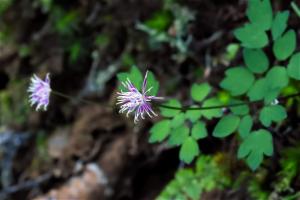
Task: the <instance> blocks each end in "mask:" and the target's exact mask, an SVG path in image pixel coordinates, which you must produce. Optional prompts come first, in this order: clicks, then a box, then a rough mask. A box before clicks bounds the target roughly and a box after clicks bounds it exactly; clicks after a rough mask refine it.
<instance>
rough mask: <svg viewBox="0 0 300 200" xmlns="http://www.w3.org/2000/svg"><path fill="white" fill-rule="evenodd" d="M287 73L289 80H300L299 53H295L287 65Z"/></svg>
mask: <svg viewBox="0 0 300 200" xmlns="http://www.w3.org/2000/svg"><path fill="white" fill-rule="evenodd" d="M287 71H288V75H289V76H290V77H291V78H294V79H296V80H300V53H296V54H295V55H293V56H292V58H291V59H290V61H289V64H288V68H287Z"/></svg>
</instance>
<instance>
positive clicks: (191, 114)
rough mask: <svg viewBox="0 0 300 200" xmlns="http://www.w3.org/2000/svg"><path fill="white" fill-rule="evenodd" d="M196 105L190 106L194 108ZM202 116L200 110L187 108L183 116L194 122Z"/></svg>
mask: <svg viewBox="0 0 300 200" xmlns="http://www.w3.org/2000/svg"><path fill="white" fill-rule="evenodd" d="M195 107H197V106H191V108H195ZM201 116H202V111H201V110H188V111H186V112H185V118H186V119H187V120H190V121H191V122H196V121H197V120H198V119H200V117H201Z"/></svg>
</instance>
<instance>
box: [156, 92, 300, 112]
mask: <svg viewBox="0 0 300 200" xmlns="http://www.w3.org/2000/svg"><path fill="white" fill-rule="evenodd" d="M298 96H300V93H296V94H291V95H287V96H283V97H279V98H277V100H278V101H279V102H280V101H284V100H286V99H290V98H294V97H298ZM260 103H263V100H258V101H249V102H243V103H233V104H226V105H217V106H207V107H200V106H199V107H195V106H193V107H190V106H182V107H176V106H169V105H165V104H159V105H157V106H158V107H161V108H167V109H172V110H182V111H187V110H212V109H220V108H231V107H237V106H243V105H253V104H260Z"/></svg>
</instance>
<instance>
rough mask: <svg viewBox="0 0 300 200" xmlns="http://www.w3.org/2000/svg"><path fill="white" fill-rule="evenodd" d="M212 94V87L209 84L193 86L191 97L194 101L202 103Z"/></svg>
mask: <svg viewBox="0 0 300 200" xmlns="http://www.w3.org/2000/svg"><path fill="white" fill-rule="evenodd" d="M210 92H211V87H210V85H209V84H208V83H203V84H193V85H192V89H191V96H192V99H193V100H194V101H202V100H203V99H204V98H205V97H207V95H208V94H209V93H210Z"/></svg>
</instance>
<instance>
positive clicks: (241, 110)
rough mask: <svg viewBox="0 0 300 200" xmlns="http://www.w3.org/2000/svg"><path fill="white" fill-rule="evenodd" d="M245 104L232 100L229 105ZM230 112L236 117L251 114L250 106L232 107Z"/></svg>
mask: <svg viewBox="0 0 300 200" xmlns="http://www.w3.org/2000/svg"><path fill="white" fill-rule="evenodd" d="M244 103H245V102H243V101H240V100H236V99H232V100H231V101H230V103H229V104H230V105H234V104H244ZM230 110H231V112H232V113H233V114H235V115H246V114H248V113H249V106H248V105H246V104H245V105H240V106H232V107H230Z"/></svg>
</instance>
